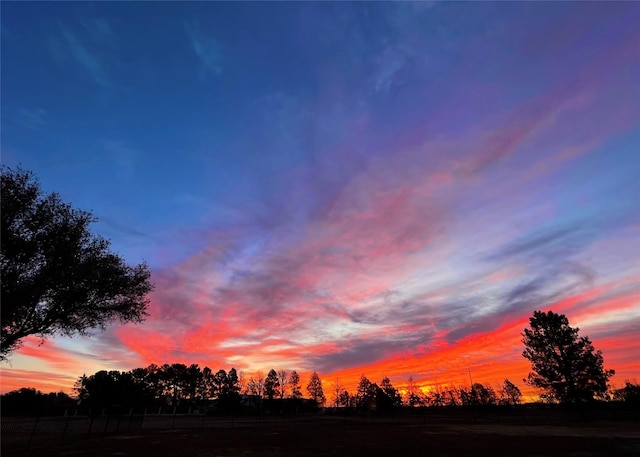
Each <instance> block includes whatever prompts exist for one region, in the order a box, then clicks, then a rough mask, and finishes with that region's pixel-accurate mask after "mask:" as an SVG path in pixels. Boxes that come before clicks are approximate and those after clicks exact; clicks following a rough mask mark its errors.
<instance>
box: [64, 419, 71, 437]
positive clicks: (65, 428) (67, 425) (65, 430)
mask: <svg viewBox="0 0 640 457" xmlns="http://www.w3.org/2000/svg"><path fill="white" fill-rule="evenodd" d="M65 416H66V417H67V420H66V422H65V423H64V428H63V429H62V441H64V437H65V435H66V434H67V428H68V427H69V421H70V420H71V415H70V414H66V413H65Z"/></svg>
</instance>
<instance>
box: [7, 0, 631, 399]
mask: <svg viewBox="0 0 640 457" xmlns="http://www.w3.org/2000/svg"><path fill="white" fill-rule="evenodd" d="M1 8H2V11H1V13H2V16H1V21H2V22H1V33H2V35H1V39H2V49H1V51H2V52H1V59H2V61H1V64H2V66H1V71H2V73H1V109H2V113H1V114H2V125H1V128H2V137H1V146H2V163H3V164H6V165H9V166H17V165H18V164H21V165H22V166H23V167H24V168H26V169H28V170H31V171H33V172H34V173H35V175H36V176H37V177H38V178H39V179H40V182H41V184H42V187H43V188H44V189H45V190H46V191H48V192H53V191H56V192H59V193H60V195H61V196H62V198H63V199H64V200H66V201H69V202H70V203H72V204H73V205H74V206H76V207H78V208H81V209H85V210H90V211H92V212H93V213H94V215H95V216H96V217H97V218H98V219H99V222H98V223H96V224H95V225H94V226H93V231H94V232H96V233H98V234H100V235H102V236H104V237H106V238H108V239H110V240H111V242H112V249H113V250H114V251H115V252H117V253H119V254H120V255H122V256H123V257H124V258H125V259H126V260H127V261H128V262H129V263H131V264H136V263H139V262H142V261H143V260H144V261H146V262H147V263H148V264H149V267H150V269H151V271H152V281H153V282H154V283H155V291H154V292H153V293H152V294H151V296H150V299H151V304H150V307H149V317H148V318H147V320H146V321H145V322H144V323H142V324H140V325H126V326H122V325H119V324H116V325H113V326H111V327H109V328H108V330H107V331H105V332H99V331H96V332H95V334H94V335H93V336H91V337H83V338H80V337H79V338H73V339H70V338H60V337H58V338H55V339H51V340H48V341H46V342H45V343H44V344H42V345H39V342H38V339H37V338H32V339H28V340H27V341H26V342H25V345H24V346H23V347H22V348H21V349H20V350H19V351H17V352H16V353H14V354H13V355H12V356H11V357H10V361H9V362H8V363H3V364H2V365H0V368H1V370H2V372H1V374H2V377H1V389H0V390H1V391H2V392H7V391H10V390H13V389H16V388H20V387H27V386H29V387H36V388H38V389H40V390H43V391H45V392H49V391H56V390H64V391H66V392H71V389H72V387H73V383H74V381H75V380H76V379H77V378H78V377H79V376H80V375H82V374H83V373H87V374H93V373H95V372H96V371H98V370H101V369H106V370H130V369H132V368H135V367H143V366H147V365H149V364H150V363H156V364H162V363H174V362H182V363H187V364H191V363H198V364H199V365H200V366H201V367H204V366H209V367H211V368H212V369H215V370H217V369H219V368H224V369H227V370H228V369H229V368H231V367H235V368H236V369H237V370H239V371H240V370H242V371H244V372H245V373H246V375H247V376H250V375H251V374H252V373H254V372H255V371H256V370H262V371H264V372H267V371H268V370H269V369H271V368H275V369H276V370H279V369H289V370H290V369H296V370H297V371H298V372H299V373H301V374H302V382H303V385H304V384H306V381H307V379H308V374H309V373H310V372H311V371H313V370H317V371H318V373H319V374H320V376H321V378H322V379H323V382H324V384H325V390H328V389H329V386H330V385H331V383H333V382H334V381H335V380H336V379H338V378H339V379H340V380H341V382H342V383H343V384H344V385H346V387H348V388H349V389H350V390H352V391H353V389H354V388H355V384H356V382H357V379H358V377H359V376H360V374H362V373H364V374H365V375H367V377H368V378H369V379H371V380H372V381H375V382H379V381H380V379H381V378H382V377H383V376H389V377H390V379H391V381H392V382H393V383H394V384H395V385H396V386H402V384H404V383H405V382H406V381H407V379H408V378H409V376H412V377H413V378H414V379H415V380H416V381H417V382H418V383H419V384H420V385H422V386H423V387H425V388H429V387H430V386H434V385H450V384H453V385H466V384H468V383H469V377H470V375H471V376H472V378H473V382H483V383H486V384H489V385H491V386H494V387H495V386H496V385H497V383H500V382H502V381H503V380H504V378H506V377H507V378H509V379H511V380H512V381H514V382H515V383H516V384H517V385H519V386H520V388H521V389H523V390H524V391H527V392H529V390H528V389H526V387H525V385H524V384H523V382H522V379H523V378H524V377H526V375H527V373H528V372H529V365H528V362H527V361H526V360H525V359H524V358H523V357H522V350H523V347H522V343H521V341H520V340H521V336H520V334H521V333H522V331H523V329H524V328H525V327H526V325H527V324H528V318H529V317H530V316H531V315H532V314H533V311H535V310H538V309H541V310H549V309H551V310H554V311H556V312H562V313H564V314H566V315H567V316H568V318H569V321H570V323H571V325H573V326H578V327H579V328H580V333H581V335H588V336H589V337H590V338H591V339H592V341H593V342H594V345H595V347H596V348H597V349H601V350H602V351H603V354H604V360H605V368H613V369H615V370H616V372H617V373H616V375H615V376H614V377H613V378H612V382H613V384H614V385H621V384H623V383H624V381H625V380H632V381H636V382H638V381H640V337H638V335H640V153H639V151H640V83H639V81H640V29H639V28H638V27H637V24H638V23H640V3H634V2H608V3H600V2H562V3H561V2H526V3H521V2H517V3H515V2H514V3H503V2H494V3H488V2H486V3H485V2H479V3H467V2H460V3H458V2H455V3H439V2H428V3H427V2H424V3H408V2H407V3H393V4H392V3H359V2H358V3H340V2H338V3H334V2H331V3H289V2H283V3H266V2H265V3H213V2H197V3H176V2H166V3H165V2H163V3H160V2H149V3H147V2H145V3H142V2H134V3H114V2H95V3H79V2H65V3H54V2H47V3H36V2H22V3H12V2H2V5H1Z"/></svg>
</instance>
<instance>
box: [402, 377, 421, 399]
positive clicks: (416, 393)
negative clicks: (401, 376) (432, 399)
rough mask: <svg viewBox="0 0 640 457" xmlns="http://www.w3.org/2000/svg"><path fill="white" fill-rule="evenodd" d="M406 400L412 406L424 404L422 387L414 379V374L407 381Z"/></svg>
mask: <svg viewBox="0 0 640 457" xmlns="http://www.w3.org/2000/svg"><path fill="white" fill-rule="evenodd" d="M405 402H406V404H407V405H409V406H411V407H415V406H422V405H423V404H424V401H423V399H422V395H421V392H420V389H419V388H418V386H417V385H416V383H415V381H414V380H413V376H409V379H408V381H407V394H406V400H405Z"/></svg>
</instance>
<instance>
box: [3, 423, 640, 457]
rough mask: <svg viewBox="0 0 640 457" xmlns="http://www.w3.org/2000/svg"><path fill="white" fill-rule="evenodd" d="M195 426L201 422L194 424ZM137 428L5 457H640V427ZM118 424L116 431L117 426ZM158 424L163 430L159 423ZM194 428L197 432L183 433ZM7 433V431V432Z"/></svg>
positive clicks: (18, 439) (11, 440)
mask: <svg viewBox="0 0 640 457" xmlns="http://www.w3.org/2000/svg"><path fill="white" fill-rule="evenodd" d="M194 419H195V418H194ZM165 421H166V422H167V424H166V425H167V427H166V428H153V429H152V428H145V427H138V428H137V429H135V427H133V428H132V427H131V426H130V424H127V425H129V430H128V431H127V430H126V428H125V425H124V423H121V424H119V425H120V430H119V431H118V432H117V433H115V432H113V431H110V430H111V429H110V428H109V427H105V428H104V429H103V428H102V427H103V424H98V425H95V429H94V432H93V433H92V434H90V435H89V434H87V433H85V432H82V433H80V432H79V430H76V432H74V433H66V434H65V435H64V436H61V435H60V433H59V432H58V431H53V430H49V431H47V429H46V427H44V428H43V429H42V430H41V431H39V432H38V433H37V434H36V435H34V436H30V434H29V432H28V430H26V431H24V433H22V434H21V433H20V432H19V431H18V432H13V431H5V430H3V434H2V456H3V457H22V456H34V457H35V456H38V457H40V456H52V457H55V456H105V457H106V456H110V457H111V456H131V457H134V456H135V457H138V456H139V457H146V456H149V457H152V456H153V457H164V456H166V457H191V456H192V457H214V456H216V457H217V456H268V457H272V456H296V457H298V456H299V457H303V456H310V457H314V456H327V457H334V456H335V457H338V456H372V457H375V456H433V457H438V456H440V457H445V456H446V457H448V456H523V457H543V456H549V457H551V456H558V457H560V456H562V457H596V456H598V457H599V456H612V457H614V456H616V457H618V456H620V457H626V456H629V457H631V456H633V457H637V456H639V455H640V426H639V424H638V423H637V422H636V423H629V422H605V421H599V422H597V423H585V424H573V425H528V424H523V423H518V422H517V421H513V420H505V421H501V422H499V423H497V422H495V421H491V422H482V421H476V420H474V421H446V420H445V421H437V420H434V418H429V420H426V419H425V418H415V417H405V418H401V419H399V418H393V419H384V418H371V417H368V418H362V417H359V418H358V417H356V418H353V417H346V418H344V417H331V416H320V417H315V416H310V417H306V418H300V417H298V418H295V419H274V418H271V419H262V420H260V419H241V420H236V421H233V422H230V421H228V420H224V421H222V420H220V421H209V422H207V423H206V426H204V427H202V426H199V424H198V422H197V421H193V423H192V424H191V425H190V426H189V424H188V423H179V424H178V425H180V426H181V428H170V426H172V427H173V426H175V423H172V422H171V420H170V419H165ZM112 425H113V424H112ZM156 425H158V424H156ZM182 425H187V426H189V427H190V428H186V427H182ZM3 428H4V427H3Z"/></svg>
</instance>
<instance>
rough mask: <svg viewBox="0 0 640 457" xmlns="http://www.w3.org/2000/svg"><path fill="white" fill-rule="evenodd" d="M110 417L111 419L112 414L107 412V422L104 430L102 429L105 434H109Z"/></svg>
mask: <svg viewBox="0 0 640 457" xmlns="http://www.w3.org/2000/svg"><path fill="white" fill-rule="evenodd" d="M103 411H104V410H103ZM109 419H111V414H107V421H106V422H105V424H104V430H103V431H102V435H103V436H104V435H106V434H107V429H108V428H109Z"/></svg>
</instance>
